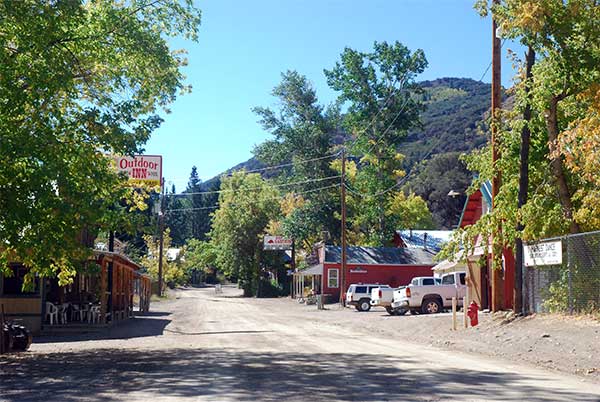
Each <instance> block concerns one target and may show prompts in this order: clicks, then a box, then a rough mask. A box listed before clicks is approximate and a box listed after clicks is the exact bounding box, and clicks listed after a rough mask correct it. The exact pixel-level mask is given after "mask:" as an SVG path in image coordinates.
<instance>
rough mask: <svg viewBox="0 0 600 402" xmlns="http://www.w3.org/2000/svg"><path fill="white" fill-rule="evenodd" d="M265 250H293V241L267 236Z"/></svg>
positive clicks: (281, 237)
mask: <svg viewBox="0 0 600 402" xmlns="http://www.w3.org/2000/svg"><path fill="white" fill-rule="evenodd" d="M263 244H264V247H263V248H264V249H265V250H289V249H291V248H292V239H287V238H285V237H283V236H265V239H264V243H263Z"/></svg>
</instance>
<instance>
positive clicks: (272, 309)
mask: <svg viewBox="0 0 600 402" xmlns="http://www.w3.org/2000/svg"><path fill="white" fill-rule="evenodd" d="M238 296H239V292H238V291H237V290H236V289H232V288H225V291H224V293H223V294H221V295H215V293H214V290H213V289H211V288H204V289H182V290H178V291H176V292H175V293H174V298H173V299H172V300H169V301H164V302H160V303H155V304H154V305H153V307H152V310H153V312H151V313H149V314H148V315H146V316H143V317H138V318H136V319H134V320H130V321H129V322H126V323H124V324H122V325H119V326H117V327H114V328H111V329H110V330H108V331H106V332H103V333H99V334H87V335H86V334H84V335H78V336H69V337H52V338H38V339H36V342H35V344H34V345H32V348H31V351H30V352H28V353H25V354H21V355H11V356H3V357H1V358H0V400H2V401H19V402H21V401H66V402H69V401H113V400H114V401H121V400H123V401H179V400H182V401H188V400H189V401H207V400H209V401H248V400H261V401H262V400H264V401H333V400H339V401H412V400H418V401H442V400H448V401H450V400H452V401H455V400H465V401H477V400H498V401H522V400H528V401H559V400H564V401H575V400H577V401H600V385H598V383H594V382H590V381H586V380H584V379H581V378H579V377H575V376H571V375H568V374H559V373H555V372H550V371H546V370H541V369H538V368H535V367H532V366H526V365H522V364H516V363H513V362H511V361H509V360H503V359H499V358H486V357H483V356H481V355H476V354H471V353H465V352H460V353H459V352H456V351H452V350H444V349H442V348H437V347H433V346H430V345H426V344H423V343H411V342H408V341H406V340H404V337H402V336H399V335H398V334H394V332H393V331H391V332H390V330H389V329H384V330H380V331H376V330H374V328H376V327H378V326H386V323H389V324H390V325H387V326H388V327H390V328H394V327H407V326H409V325H410V323H411V317H410V316H408V317H387V316H386V315H385V312H383V311H372V312H370V313H358V312H356V311H354V310H351V309H344V310H339V308H338V307H336V306H331V307H330V309H329V310H327V311H318V310H316V309H315V308H314V307H313V306H304V305H300V304H298V303H296V302H293V301H291V300H289V299H244V298H240V297H238ZM421 318H427V319H429V317H412V319H421ZM445 318H447V317H445ZM437 319H438V320H439V321H438V323H437V326H438V327H439V328H442V326H446V327H447V324H448V321H447V320H446V319H444V317H443V316H439V317H438V318H437ZM391 320H394V321H391ZM401 320H403V321H401ZM442 320H443V321H442ZM424 335H427V336H429V335H431V334H424Z"/></svg>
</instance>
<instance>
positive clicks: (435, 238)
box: [396, 230, 453, 252]
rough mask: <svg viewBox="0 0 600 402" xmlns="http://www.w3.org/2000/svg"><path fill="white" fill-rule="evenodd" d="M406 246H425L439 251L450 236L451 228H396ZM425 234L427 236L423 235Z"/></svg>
mask: <svg viewBox="0 0 600 402" xmlns="http://www.w3.org/2000/svg"><path fill="white" fill-rule="evenodd" d="M396 233H397V234H398V236H400V238H401V239H402V242H403V243H404V245H405V246H406V247H408V248H427V249H429V250H433V251H436V252H439V251H440V250H441V249H442V247H443V245H444V243H447V242H448V241H449V240H450V238H451V237H452V233H453V232H452V231H451V230H397V231H396ZM425 235H427V236H425Z"/></svg>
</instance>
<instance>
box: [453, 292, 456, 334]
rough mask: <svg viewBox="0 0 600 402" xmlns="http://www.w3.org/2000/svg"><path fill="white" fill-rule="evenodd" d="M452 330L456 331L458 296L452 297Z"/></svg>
mask: <svg viewBox="0 0 600 402" xmlns="http://www.w3.org/2000/svg"><path fill="white" fill-rule="evenodd" d="M452 330H453V331H456V297H453V298H452Z"/></svg>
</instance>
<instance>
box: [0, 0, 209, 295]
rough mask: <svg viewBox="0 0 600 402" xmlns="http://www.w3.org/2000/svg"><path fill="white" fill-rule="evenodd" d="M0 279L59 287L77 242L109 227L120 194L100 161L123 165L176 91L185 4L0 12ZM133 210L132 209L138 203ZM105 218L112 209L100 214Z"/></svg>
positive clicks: (48, 5) (193, 29)
mask: <svg viewBox="0 0 600 402" xmlns="http://www.w3.org/2000/svg"><path fill="white" fill-rule="evenodd" d="M0 15H1V16H2V17H1V19H2V24H1V26H0V91H1V92H0V98H1V99H0V100H1V101H0V148H1V149H2V158H0V208H1V209H2V211H3V213H2V214H0V238H2V246H1V248H0V269H3V270H5V272H6V267H7V264H6V263H7V261H8V260H9V259H17V260H21V261H22V262H24V263H25V264H27V265H28V266H29V267H31V271H30V275H29V278H30V279H32V278H33V276H34V274H36V273H38V274H40V275H42V276H54V275H58V277H59V279H60V283H61V284H65V283H67V282H69V281H70V280H71V278H72V277H73V275H74V273H75V269H76V268H75V267H76V265H77V261H81V259H83V258H85V256H86V254H87V251H86V249H85V248H84V247H83V246H82V245H81V241H80V232H81V230H82V228H87V229H88V230H89V231H90V232H91V233H93V232H95V231H96V230H97V228H98V227H110V228H113V229H114V228H115V226H116V224H117V223H118V222H119V219H118V217H119V215H120V214H121V213H122V212H123V211H124V210H127V209H129V206H126V207H119V205H118V202H117V201H119V200H121V199H123V198H124V197H125V196H126V195H127V194H126V193H127V191H126V190H125V189H124V188H123V187H119V186H120V183H121V180H120V179H119V178H118V177H117V175H115V174H114V173H113V171H112V168H111V166H110V162H109V158H107V157H106V154H132V153H134V152H136V151H139V150H140V146H141V145H142V144H143V143H144V142H145V141H146V140H147V139H148V137H149V135H150V133H151V132H152V131H153V130H154V129H155V128H156V127H158V125H159V124H160V122H161V118H160V117H159V115H158V113H159V111H160V109H161V108H166V106H167V105H168V104H169V103H170V102H172V101H173V100H174V99H175V97H176V95H177V94H178V93H179V92H182V91H185V90H186V87H185V86H184V83H183V76H182V74H181V72H180V67H181V66H182V65H183V64H185V58H184V56H183V54H182V53H181V52H173V51H171V50H170V49H169V46H168V42H167V41H168V37H169V36H185V37H187V38H191V39H196V35H197V30H198V26H199V21H200V12H199V11H198V10H196V9H195V8H194V7H193V5H192V1H191V0H162V1H154V2H147V1H141V0H131V1H127V2H114V1H112V0H97V1H88V2H80V1H51V2H48V1H38V0H22V1H19V2H18V6H16V5H15V3H14V2H10V1H9V2H0ZM138 201H139V199H138ZM111 208H112V209H111Z"/></svg>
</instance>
